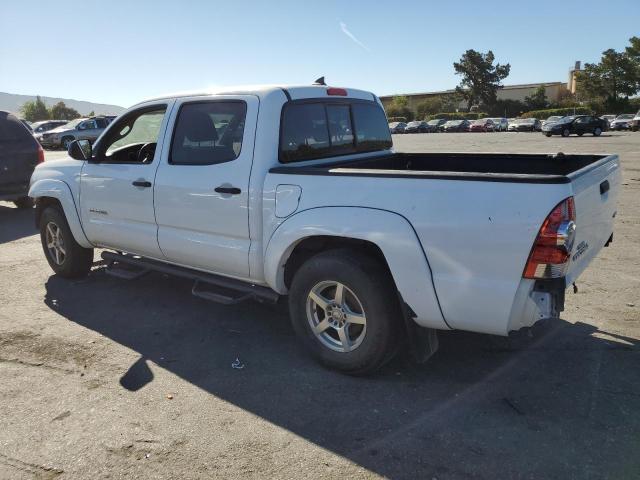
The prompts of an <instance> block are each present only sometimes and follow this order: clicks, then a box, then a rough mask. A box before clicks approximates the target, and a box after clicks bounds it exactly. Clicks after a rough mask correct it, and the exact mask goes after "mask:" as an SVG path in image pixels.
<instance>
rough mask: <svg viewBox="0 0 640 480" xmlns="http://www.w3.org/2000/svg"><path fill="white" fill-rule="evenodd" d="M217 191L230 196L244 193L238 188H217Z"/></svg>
mask: <svg viewBox="0 0 640 480" xmlns="http://www.w3.org/2000/svg"><path fill="white" fill-rule="evenodd" d="M215 191H216V192H218V193H226V194H228V195H239V194H240V193H242V190H240V189H239V188H238V187H216V188H215Z"/></svg>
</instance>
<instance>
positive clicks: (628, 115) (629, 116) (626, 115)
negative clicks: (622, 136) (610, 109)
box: [616, 113, 633, 120]
mask: <svg viewBox="0 0 640 480" xmlns="http://www.w3.org/2000/svg"><path fill="white" fill-rule="evenodd" d="M632 118H633V113H631V114H624V115H618V118H616V120H631V119H632Z"/></svg>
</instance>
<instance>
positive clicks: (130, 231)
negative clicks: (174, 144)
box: [80, 102, 173, 259]
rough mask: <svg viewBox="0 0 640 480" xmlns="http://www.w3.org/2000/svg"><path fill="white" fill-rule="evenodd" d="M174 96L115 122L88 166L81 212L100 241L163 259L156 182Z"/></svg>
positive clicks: (96, 241)
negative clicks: (156, 209)
mask: <svg viewBox="0 0 640 480" xmlns="http://www.w3.org/2000/svg"><path fill="white" fill-rule="evenodd" d="M172 103H173V102H163V103H150V104H145V105H144V106H141V107H140V108H138V109H136V110H133V111H131V112H129V113H127V114H125V115H123V116H122V117H121V118H119V119H118V121H117V122H115V123H114V124H113V125H112V126H111V127H110V128H109V130H108V131H107V132H106V133H105V135H104V137H102V138H101V139H100V141H99V142H98V143H97V144H96V146H95V151H94V154H93V158H92V160H91V161H89V162H86V163H85V165H84V166H83V168H82V175H81V180H80V182H81V184H80V212H81V216H82V225H83V228H84V231H85V234H86V235H87V238H88V239H89V241H91V242H92V243H94V244H95V245H100V246H103V247H109V248H112V249H116V250H123V251H125V252H128V253H135V254H138V255H143V256H147V257H152V258H158V259H162V258H163V256H162V253H161V251H160V248H159V246H158V240H157V225H156V221H155V215H154V210H153V182H154V177H155V173H156V170H157V168H158V164H159V163H160V160H159V159H160V156H161V154H162V140H163V137H164V132H165V130H166V125H167V118H168V117H169V113H170V110H171V106H172Z"/></svg>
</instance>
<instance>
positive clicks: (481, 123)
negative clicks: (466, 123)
mask: <svg viewBox="0 0 640 480" xmlns="http://www.w3.org/2000/svg"><path fill="white" fill-rule="evenodd" d="M485 123H487V120H486V119H484V118H483V119H482V120H474V121H473V124H474V125H484V124H485Z"/></svg>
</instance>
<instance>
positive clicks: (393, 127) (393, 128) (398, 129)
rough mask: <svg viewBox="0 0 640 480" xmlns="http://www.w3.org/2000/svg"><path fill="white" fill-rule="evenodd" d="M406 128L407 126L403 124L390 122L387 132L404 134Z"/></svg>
mask: <svg viewBox="0 0 640 480" xmlns="http://www.w3.org/2000/svg"><path fill="white" fill-rule="evenodd" d="M406 128H407V124H406V123H404V122H391V123H390V124H389V131H390V132H391V133H404V130H405V129H406Z"/></svg>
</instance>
